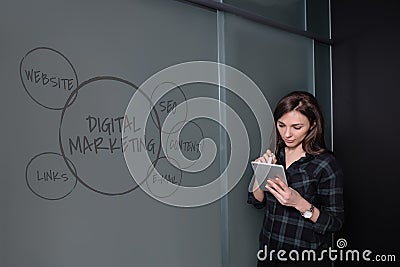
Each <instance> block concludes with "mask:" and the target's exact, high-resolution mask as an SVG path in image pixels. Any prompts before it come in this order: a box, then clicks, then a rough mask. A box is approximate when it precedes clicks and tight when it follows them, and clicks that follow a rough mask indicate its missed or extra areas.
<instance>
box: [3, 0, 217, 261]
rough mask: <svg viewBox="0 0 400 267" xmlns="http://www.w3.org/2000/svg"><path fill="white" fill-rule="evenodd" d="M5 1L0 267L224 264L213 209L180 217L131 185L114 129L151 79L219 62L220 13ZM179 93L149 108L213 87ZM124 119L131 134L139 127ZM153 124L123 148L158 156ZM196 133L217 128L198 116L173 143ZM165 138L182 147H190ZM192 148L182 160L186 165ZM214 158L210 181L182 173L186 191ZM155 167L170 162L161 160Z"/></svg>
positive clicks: (124, 4)
mask: <svg viewBox="0 0 400 267" xmlns="http://www.w3.org/2000/svg"><path fill="white" fill-rule="evenodd" d="M2 6H3V7H2V8H1V9H0V32H1V34H2V36H3V37H4V40H3V41H2V49H1V50H0V57H1V63H0V69H1V70H2V71H1V73H0V79H1V81H2V88H3V89H4V90H3V91H2V96H1V97H0V101H1V105H0V108H1V112H0V114H2V115H1V116H2V122H3V124H4V125H7V127H6V128H7V129H6V130H4V131H2V140H3V143H4V144H3V153H2V156H1V160H2V166H6V167H5V168H3V167H2V179H1V180H2V183H1V188H2V192H1V193H2V194H1V203H6V204H5V205H6V207H4V209H3V206H1V211H2V214H1V222H2V225H1V228H0V229H1V233H0V236H1V238H0V239H1V244H2V247H1V250H0V251H1V252H0V253H1V260H2V262H1V263H0V265H1V266H32V267H53V266H57V267H64V266H65V267H67V266H96V267H101V266H104V267H110V266H198V267H203V266H214V267H217V266H220V264H221V233H220V231H221V228H220V227H221V221H220V203H219V202H218V201H217V202H214V203H211V204H209V205H205V206H201V207H197V208H191V209H185V208H178V207H173V206H169V205H165V204H163V203H161V202H159V201H156V200H155V199H153V198H151V197H149V195H147V194H145V193H144V192H143V191H142V190H140V188H137V187H136V189H135V186H136V185H137V184H136V183H135V181H133V179H132V176H131V175H130V173H129V172H128V169H127V167H126V164H125V161H124V158H123V155H122V151H121V150H122V149H121V142H122V141H121V128H120V127H121V119H120V118H121V116H122V118H123V116H124V112H125V109H126V106H127V105H128V102H129V100H130V99H131V96H132V95H133V94H134V93H135V92H137V91H136V87H137V86H139V85H140V84H142V83H143V82H144V81H145V80H147V79H148V78H149V77H151V76H152V75H153V74H155V73H157V72H158V71H160V70H162V69H164V68H166V67H169V66H171V65H174V64H177V63H182V62H186V61H192V60H206V61H214V62H215V61H217V39H216V38H217V30H216V29H217V27H216V12H213V11H210V10H206V9H202V8H198V7H194V6H192V5H187V4H185V3H181V2H178V1H165V0H152V1H148V0H135V1H124V0H118V1H108V0H100V1H98V0H96V1H94V0H90V1H78V0H71V1H62V0H38V1H35V2H32V1H29V0H26V1H11V0H9V1H3V5H2ZM20 67H21V72H20ZM78 85H79V92H78V94H76V95H71V92H72V91H73V90H77V88H78ZM181 89H182V91H179V90H176V92H173V93H171V95H166V96H165V99H163V100H161V101H158V102H157V108H159V110H158V111H159V112H165V111H167V112H168V111H171V107H173V103H175V102H174V100H176V102H177V103H179V102H180V101H183V100H184V99H183V98H182V92H183V94H184V95H185V96H186V97H187V98H188V99H189V98H193V97H198V96H200V95H201V96H208V97H213V98H214V99H217V98H218V90H217V88H215V87H211V86H205V85H203V86H200V87H199V86H196V85H188V86H186V87H182V88H181ZM71 96H72V98H71ZM69 97H70V98H69ZM162 101H164V102H162ZM169 101H172V102H169ZM145 104H146V103H145ZM168 104H172V106H171V105H168ZM172 109H173V108H172ZM5 114H7V115H5ZM160 117H161V118H164V117H162V116H160ZM128 119H129V121H124V123H125V125H130V127H131V128H132V129H133V131H136V130H141V129H142V128H143V127H142V126H141V125H138V124H137V123H138V121H137V120H136V123H135V120H134V119H135V117H129V118H128ZM124 120H125V118H124ZM152 123H153V121H152V120H151V119H150V121H149V124H150V125H151V126H152V130H150V134H149V135H146V137H147V139H140V140H139V139H138V140H136V142H135V140H131V141H132V142H130V143H129V145H131V146H130V147H129V148H130V149H132V150H133V149H134V148H133V147H135V149H136V150H137V151H147V152H148V153H149V154H150V155H152V156H153V159H154V157H155V155H154V154H155V152H154V151H155V149H157V147H158V144H159V142H160V139H158V140H157V139H156V138H157V135H156V134H155V133H158V132H157V129H155V127H154V125H152ZM199 128H201V129H202V130H203V134H204V135H205V136H206V137H209V138H212V139H214V140H215V141H216V143H218V139H217V138H218V137H219V131H220V130H219V129H218V128H216V127H215V126H214V125H210V124H207V122H202V121H200V122H197V124H196V125H195V124H191V127H188V131H189V132H186V131H185V133H184V135H183V136H182V138H186V137H188V138H193V139H196V140H197V139H198V138H200V135H199V133H200V132H201V131H200V130H199ZM4 133H5V137H3V134H4ZM194 133H195V134H194ZM146 134H147V132H146ZM78 138H79V139H78ZM59 141H61V142H60V143H61V144H62V146H63V147H64V150H63V152H62V151H61V147H60V143H59ZM175 141H176V143H175V144H176V147H179V145H180V144H181V143H180V141H184V142H185V141H186V139H185V140H182V139H180V140H175ZM189 141H190V140H189ZM125 145H127V144H126V143H125V144H124V146H125ZM191 152H193V151H191V150H186V152H184V154H185V155H186V156H187V157H189V158H191V159H195V157H196V155H195V153H191ZM160 156H163V154H160ZM164 156H165V155H164ZM64 157H65V158H64ZM218 158H219V156H218V157H217V158H216V160H217V161H216V164H215V165H216V166H213V169H212V170H211V171H209V172H207V173H206V174H207V175H204V173H203V174H202V173H198V174H197V175H195V176H193V177H194V178H193V179H192V180H191V179H189V178H192V176H190V175H187V176H184V177H182V185H185V186H191V185H199V184H202V183H204V181H203V182H202V181H199V179H202V178H207V179H209V178H210V173H213V172H214V170H216V171H215V173H217V174H218V171H219V166H218ZM158 163H159V164H158V165H157V166H158V167H159V168H160V169H162V168H165V167H166V168H169V167H170V165H168V164H166V161H165V158H164V160H162V159H161V160H160V161H159V162H158ZM140 167H141V168H146V170H147V169H148V167H149V166H140ZM71 170H72V171H71ZM170 170H171V169H170ZM174 170H175V169H174ZM178 174H179V173H178ZM78 178H79V179H78ZM3 180H5V181H3ZM171 180H172V181H175V180H174V179H172V178H171ZM162 181H163V180H162V179H161V178H159V177H154V179H153V177H152V179H151V180H150V182H153V183H157V182H160V183H161V182H162ZM206 182H208V180H206ZM3 185H4V188H3ZM3 190H4V192H3ZM2 205H3V204H2ZM3 224H4V225H3Z"/></svg>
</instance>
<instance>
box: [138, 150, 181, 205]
mask: <svg viewBox="0 0 400 267" xmlns="http://www.w3.org/2000/svg"><path fill="white" fill-rule="evenodd" d="M171 160H172V161H175V160H174V159H173V158H167V157H160V158H159V159H158V160H157V162H154V163H153V164H152V165H150V168H149V170H148V173H149V175H148V178H147V179H146V185H147V188H148V189H149V191H150V192H151V193H152V194H153V195H154V196H156V197H157V198H164V197H169V196H171V195H172V194H174V193H175V192H176V190H178V188H179V185H180V184H181V182H182V170H181V169H179V168H176V167H175V166H171V164H170V161H171ZM175 163H176V164H178V163H177V162H176V161H175ZM164 164H165V165H164ZM156 166H157V172H155V171H154V170H155V168H156ZM160 169H161V172H162V173H164V176H162V175H161V176H158V175H160V173H159V172H158V171H159V170H160ZM165 171H169V172H168V174H171V173H172V172H173V171H175V172H176V173H175V175H174V176H173V177H174V178H175V177H176V176H178V178H177V179H178V180H175V179H172V175H171V176H170V177H167V174H166V172H165ZM171 171H172V172H171ZM152 174H153V176H152ZM171 180H172V181H171ZM174 182H176V183H174ZM156 183H158V185H159V186H155V185H154V184H156ZM160 184H161V186H160Z"/></svg>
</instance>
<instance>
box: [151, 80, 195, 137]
mask: <svg viewBox="0 0 400 267" xmlns="http://www.w3.org/2000/svg"><path fill="white" fill-rule="evenodd" d="M175 88H177V89H178V90H179V91H178V92H180V94H181V95H182V97H183V101H182V102H181V103H184V105H185V110H184V114H185V115H184V116H183V118H179V117H178V119H176V120H177V121H178V123H179V122H186V120H187V112H188V106H187V103H186V101H187V98H186V95H185V94H184V93H183V90H182V88H181V87H180V86H178V85H176V84H174V83H172V82H163V83H161V84H159V85H157V86H156V88H154V90H153V92H152V93H151V99H152V100H153V98H157V99H158V101H157V102H156V103H155V104H154V107H153V108H154V110H155V111H156V114H158V117H159V119H160V123H159V124H161V127H160V126H159V125H158V124H157V123H156V122H155V121H154V116H153V113H152V112H151V113H150V116H151V119H152V120H153V122H154V124H155V125H156V127H157V128H158V129H160V130H161V131H162V132H163V133H167V134H172V133H175V132H177V131H179V128H176V129H164V128H165V127H163V125H162V124H163V122H164V120H165V118H164V117H163V116H161V114H162V110H157V107H158V105H157V104H161V101H162V99H163V97H166V96H168V93H170V92H172V91H173V90H174V89H175ZM168 104H169V103H168V102H167V106H166V107H165V106H164V110H165V109H167V112H168V113H169V110H168ZM181 113H182V112H181ZM178 115H179V114H178Z"/></svg>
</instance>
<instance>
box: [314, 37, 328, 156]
mask: <svg viewBox="0 0 400 267" xmlns="http://www.w3.org/2000/svg"><path fill="white" fill-rule="evenodd" d="M314 51H315V97H316V98H317V100H318V102H319V104H320V105H321V110H322V113H323V116H324V120H325V127H324V128H325V129H324V131H325V143H326V146H327V147H328V148H329V149H332V101H331V100H332V91H331V69H330V61H331V58H330V57H331V55H330V46H329V45H325V44H322V43H319V42H315V45H314Z"/></svg>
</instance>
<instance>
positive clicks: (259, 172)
mask: <svg viewBox="0 0 400 267" xmlns="http://www.w3.org/2000/svg"><path fill="white" fill-rule="evenodd" d="M251 166H252V167H253V170H254V178H255V180H257V183H258V184H259V185H261V189H262V190H264V191H265V190H267V189H266V188H265V185H266V183H267V180H268V179H274V178H276V177H278V178H280V179H281V180H282V181H283V182H284V183H285V184H286V185H287V184H288V183H287V180H286V174H285V170H284V168H283V166H282V165H278V164H269V163H264V162H256V161H252V162H251Z"/></svg>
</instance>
